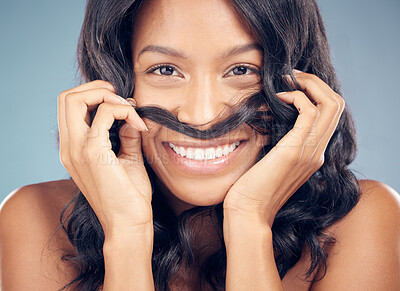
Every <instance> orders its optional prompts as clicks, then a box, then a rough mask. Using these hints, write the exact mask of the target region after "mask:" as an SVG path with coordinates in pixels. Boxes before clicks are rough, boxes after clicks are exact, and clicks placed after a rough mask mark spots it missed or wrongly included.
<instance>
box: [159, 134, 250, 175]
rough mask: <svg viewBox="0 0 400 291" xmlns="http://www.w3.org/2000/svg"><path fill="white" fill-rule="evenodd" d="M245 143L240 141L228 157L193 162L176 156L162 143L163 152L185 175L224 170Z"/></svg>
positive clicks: (166, 144)
mask: <svg viewBox="0 0 400 291" xmlns="http://www.w3.org/2000/svg"><path fill="white" fill-rule="evenodd" d="M245 143H246V141H241V142H240V144H239V146H238V147H237V148H236V149H235V150H234V151H233V152H231V153H229V155H227V156H222V157H219V158H215V159H210V160H201V161H198V160H194V159H186V158H184V157H182V156H181V155H178V154H177V153H175V152H174V150H173V149H171V147H170V146H169V145H168V143H165V142H164V143H163V146H164V148H165V150H166V151H167V153H168V155H169V157H170V158H171V160H172V161H173V162H174V164H175V165H176V166H177V167H178V168H179V169H180V170H182V171H184V172H185V173H188V172H189V173H192V174H203V175H205V174H214V173H216V172H219V171H222V170H224V169H225V168H226V167H227V166H228V165H229V163H231V161H232V160H233V159H235V157H236V156H237V155H239V153H240V151H241V150H242V148H243V147H244V144H245Z"/></svg>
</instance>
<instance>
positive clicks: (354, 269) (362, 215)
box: [311, 180, 400, 291]
mask: <svg viewBox="0 0 400 291" xmlns="http://www.w3.org/2000/svg"><path fill="white" fill-rule="evenodd" d="M360 186H361V196H360V200H359V202H358V203H357V205H356V206H355V207H354V208H353V209H352V211H351V212H349V213H348V214H347V215H346V216H345V217H344V218H342V219H341V220H340V221H338V222H337V223H335V224H334V225H332V226H331V227H330V228H329V229H328V232H330V233H332V234H333V236H334V237H335V239H336V243H335V245H334V247H333V248H332V249H331V250H330V251H329V257H328V261H327V272H326V275H325V277H323V279H322V280H320V281H319V282H316V283H314V284H313V286H312V289H311V290H388V291H389V290H400V275H399V274H400V248H399V246H400V195H399V194H398V193H397V192H396V191H395V190H394V189H393V188H391V187H390V186H388V185H386V184H384V183H381V182H378V181H374V180H361V181H360ZM320 275H321V274H320Z"/></svg>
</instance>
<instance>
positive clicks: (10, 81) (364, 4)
mask: <svg viewBox="0 0 400 291" xmlns="http://www.w3.org/2000/svg"><path fill="white" fill-rule="evenodd" d="M318 2H319V4H320V8H321V12H322V15H323V17H324V20H325V24H326V28H327V31H328V37H329V40H330V44H331V48H332V56H333V61H334V64H335V67H336V69H337V72H338V75H339V79H340V81H341V84H342V87H343V92H344V96H343V97H344V98H345V100H346V104H347V106H348V107H350V109H351V111H352V112H353V115H354V118H355V121H356V125H357V129H358V143H359V153H358V158H357V159H356V161H355V162H354V163H353V164H352V166H351V168H352V169H353V170H355V171H356V172H357V173H358V174H357V175H358V177H360V178H365V177H366V178H369V179H376V180H380V181H383V182H385V183H386V184H388V185H390V186H392V187H393V188H394V189H396V190H397V191H400V180H399V178H400V177H399V166H400V155H399V150H400V147H399V144H400V130H399V116H398V114H399V110H400V96H399V95H400V94H399V93H398V85H399V82H400V80H399V79H400V78H399V77H400V73H399V65H400V54H399V48H400V33H399V32H400V17H399V15H400V1H399V0H381V1H365V0H351V1H348V0H335V1H331V0H319V1H318ZM84 7H85V1H83V0H69V1H60V0H40V1H22V0H13V1H5V0H1V2H0V36H1V40H0V44H1V45H0V88H1V93H0V96H1V97H0V98H1V99H0V100H1V103H0V118H1V119H0V129H1V143H0V153H1V158H0V201H1V200H3V199H4V197H5V196H6V195H7V194H8V193H10V192H11V191H13V190H14V189H16V188H18V187H21V186H23V185H27V184H33V183H39V182H44V181H50V180H58V179H65V178H68V173H67V171H66V170H65V169H64V167H63V166H62V164H61V163H60V159H59V153H58V150H57V144H56V138H55V134H56V131H57V96H58V94H59V93H60V92H61V91H63V90H65V89H69V88H72V87H75V86H76V85H77V84H78V83H79V80H78V78H77V76H78V75H77V74H76V62H75V48H76V43H77V39H78V35H79V31H80V26H81V23H82V20H83V13H84Z"/></svg>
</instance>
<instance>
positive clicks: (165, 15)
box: [132, 0, 266, 213]
mask: <svg viewBox="0 0 400 291" xmlns="http://www.w3.org/2000/svg"><path fill="white" fill-rule="evenodd" d="M132 50H133V63H134V72H135V90H134V96H133V98H134V99H135V100H136V102H137V104H138V106H146V105H156V106H161V107H163V108H165V109H167V110H168V111H170V112H171V113H173V114H174V115H175V116H176V117H177V118H178V120H179V121H180V122H182V123H187V124H190V125H193V126H195V125H196V126H199V125H201V126H199V127H197V128H198V129H200V130H205V129H207V128H210V127H211V126H212V125H214V124H215V123H216V122H217V121H218V120H217V119H216V118H217V117H218V116H219V114H220V113H222V112H223V111H224V110H226V109H227V108H229V107H232V106H233V105H234V104H236V103H237V102H239V101H241V100H242V98H244V97H248V96H250V95H251V94H253V93H255V92H256V91H259V90H260V89H261V88H262V87H261V84H260V81H261V77H260V75H259V73H257V71H260V70H261V66H262V61H263V60H262V52H261V50H260V49H259V48H258V46H257V41H256V38H255V37H254V36H252V35H251V33H250V32H249V31H248V30H246V28H245V23H244V21H243V20H240V19H238V18H237V16H236V15H235V12H234V10H233V8H232V7H231V6H230V5H229V3H228V2H227V1H223V0H190V1H188V0H148V1H145V3H144V6H142V7H141V10H140V13H139V17H138V18H137V20H136V23H135V26H134V35H133V42H132ZM146 123H147V125H148V128H149V131H148V132H147V133H144V134H143V152H144V154H145V155H146V158H147V160H148V162H149V164H150V166H151V167H152V168H153V170H154V171H155V173H156V174H157V176H158V178H159V182H161V185H162V188H163V189H164V193H165V195H166V196H167V198H168V201H169V203H170V204H171V206H172V207H173V209H174V211H175V212H176V213H180V212H181V211H183V210H186V209H189V208H191V207H193V206H195V205H196V206H197V205H202V206H207V205H213V204H217V203H220V202H222V201H223V200H224V198H225V195H226V194H227V192H228V190H229V189H230V187H231V186H232V185H233V184H234V183H235V181H236V180H237V179H238V178H239V177H240V176H241V175H243V174H244V173H245V172H246V171H247V170H248V169H249V168H250V167H251V166H252V165H254V163H255V161H256V159H257V156H258V153H259V151H260V149H261V147H262V146H263V144H264V143H265V142H266V141H265V140H264V139H265V138H264V137H261V136H259V135H257V134H255V133H253V131H252V130H251V128H250V127H249V126H247V125H243V126H241V127H239V128H238V129H236V130H234V131H232V132H228V133H226V134H224V135H223V136H220V137H218V138H214V139H208V140H200V139H195V138H192V137H189V136H186V135H183V134H180V133H178V132H175V131H172V130H169V129H168V128H166V127H164V126H161V125H159V124H157V123H154V122H151V121H150V120H146Z"/></svg>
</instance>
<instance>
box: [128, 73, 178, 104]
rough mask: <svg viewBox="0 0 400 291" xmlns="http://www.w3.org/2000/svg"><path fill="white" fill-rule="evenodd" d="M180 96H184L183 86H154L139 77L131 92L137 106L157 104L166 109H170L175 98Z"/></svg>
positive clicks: (175, 101)
mask: <svg viewBox="0 0 400 291" xmlns="http://www.w3.org/2000/svg"><path fill="white" fill-rule="evenodd" d="M182 96H185V92H184V90H183V88H179V87H176V86H164V87H159V86H157V87H155V86H152V85H150V84H147V83H146V82H145V81H143V80H140V79H139V80H137V81H136V82H135V90H134V92H133V98H134V99H135V100H136V102H137V104H138V106H150V105H158V106H161V107H164V108H166V109H167V110H172V109H173V107H174V105H175V104H176V103H177V101H178V100H177V98H180V97H182Z"/></svg>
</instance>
